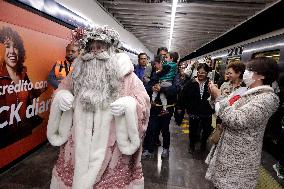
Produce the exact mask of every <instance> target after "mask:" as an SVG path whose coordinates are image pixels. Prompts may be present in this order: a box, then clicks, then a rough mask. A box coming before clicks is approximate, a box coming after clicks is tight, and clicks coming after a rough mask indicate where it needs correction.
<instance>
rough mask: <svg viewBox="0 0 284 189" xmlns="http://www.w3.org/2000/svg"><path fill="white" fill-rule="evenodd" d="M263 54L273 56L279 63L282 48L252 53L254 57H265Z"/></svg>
mask: <svg viewBox="0 0 284 189" xmlns="http://www.w3.org/2000/svg"><path fill="white" fill-rule="evenodd" d="M263 56H265V57H270V58H273V59H274V60H276V62H277V63H278V62H279V58H280V50H273V51H265V52H258V53H254V54H253V55H252V58H256V57H263Z"/></svg>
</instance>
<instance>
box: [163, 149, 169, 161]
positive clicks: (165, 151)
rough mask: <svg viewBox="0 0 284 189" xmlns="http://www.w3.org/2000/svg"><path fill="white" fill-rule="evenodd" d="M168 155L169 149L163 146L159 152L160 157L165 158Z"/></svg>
mask: <svg viewBox="0 0 284 189" xmlns="http://www.w3.org/2000/svg"><path fill="white" fill-rule="evenodd" d="M168 157H169V149H165V148H163V152H162V154H161V158H163V159H165V158H168Z"/></svg>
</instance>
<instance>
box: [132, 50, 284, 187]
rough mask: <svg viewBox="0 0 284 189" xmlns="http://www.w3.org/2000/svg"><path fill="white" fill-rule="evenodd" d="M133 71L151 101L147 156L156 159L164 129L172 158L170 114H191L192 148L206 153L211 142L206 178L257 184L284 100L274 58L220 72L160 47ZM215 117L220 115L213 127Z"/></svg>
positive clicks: (219, 182) (224, 184) (233, 65)
mask: <svg viewBox="0 0 284 189" xmlns="http://www.w3.org/2000/svg"><path fill="white" fill-rule="evenodd" d="M134 72H135V73H136V74H137V76H138V77H139V78H140V79H141V81H142V82H143V84H144V86H145V88H146V90H147V92H148V95H149V97H150V99H151V110H150V119H149V124H148V128H147V131H146V136H145V138H144V144H143V154H142V159H151V158H154V157H155V149H156V147H157V146H159V145H161V142H160V140H159V135H160V133H161V134H162V138H163V144H162V147H163V151H162V154H161V157H162V158H163V159H166V158H168V157H169V153H170V151H169V147H170V129H169V125H170V120H171V117H172V116H173V115H174V118H175V121H176V124H177V125H181V123H182V120H183V119H184V118H185V116H184V115H185V114H188V119H189V130H190V132H189V144H188V152H189V153H190V154H193V153H195V151H196V150H200V151H206V149H207V148H208V138H209V141H211V144H212V145H211V150H210V152H209V154H208V156H207V158H206V163H207V164H208V166H209V167H208V170H207V173H206V178H207V179H209V180H211V181H212V183H213V184H214V186H215V187H216V188H219V189H221V188H255V186H256V181H257V176H258V169H259V166H260V160H261V150H262V144H263V137H264V132H265V128H266V125H267V123H268V121H269V118H270V117H271V116H272V115H273V114H274V112H275V111H276V110H277V109H278V107H279V103H280V102H279V97H278V94H276V93H277V91H276V92H275V88H272V87H271V86H272V85H273V84H275V81H276V80H277V78H278V67H277V62H276V61H275V60H273V59H271V58H267V57H258V58H254V59H252V60H250V61H249V62H246V63H243V62H240V61H235V60H231V61H228V63H227V66H226V69H225V70H221V66H220V65H214V64H212V62H211V60H209V61H206V62H203V63H199V62H198V61H194V62H189V63H188V62H179V56H178V53H177V52H168V50H167V48H165V47H161V48H159V49H158V52H157V55H155V57H154V60H153V61H152V62H149V60H148V56H147V54H146V53H141V54H139V55H138V64H137V65H135V69H134ZM212 116H214V117H216V125H214V126H212ZM214 129H215V130H214ZM213 130H214V132H213ZM216 130H218V132H217V131H216ZM212 133H213V134H212ZM217 133H219V134H218V136H217V135H216V134H217ZM214 135H215V136H214ZM213 136H214V137H215V140H213V141H212V137H213ZM216 136H217V139H216ZM197 143H200V144H201V145H196V144H197ZM197 146H200V147H199V148H197ZM281 163H283V162H282V161H279V163H278V164H276V165H274V169H275V170H277V174H278V176H281V174H282V176H283V164H281Z"/></svg>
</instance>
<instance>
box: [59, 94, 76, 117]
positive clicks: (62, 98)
mask: <svg viewBox="0 0 284 189" xmlns="http://www.w3.org/2000/svg"><path fill="white" fill-rule="evenodd" d="M56 95H57V96H58V100H59V101H58V106H59V108H60V110H62V111H63V112H65V111H67V110H70V109H71V107H72V104H73V101H74V96H73V95H72V93H71V92H69V91H67V90H62V91H59V92H58V93H57V94H56Z"/></svg>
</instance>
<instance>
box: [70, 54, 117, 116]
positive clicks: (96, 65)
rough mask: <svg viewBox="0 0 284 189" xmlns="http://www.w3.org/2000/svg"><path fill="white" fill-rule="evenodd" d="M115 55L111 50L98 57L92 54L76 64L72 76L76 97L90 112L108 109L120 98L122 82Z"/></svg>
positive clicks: (80, 59)
mask: <svg viewBox="0 0 284 189" xmlns="http://www.w3.org/2000/svg"><path fill="white" fill-rule="evenodd" d="M113 55H114V53H113V52H112V51H110V49H109V50H108V51H104V52H102V53H99V54H97V55H95V54H93V53H92V52H91V53H86V54H84V55H83V56H81V57H79V58H78V59H77V61H76V62H75V65H74V71H73V76H72V77H73V89H74V96H75V99H77V100H79V101H80V102H81V103H82V104H83V107H84V109H86V110H88V111H95V109H96V107H99V108H103V109H106V108H107V107H108V106H109V104H110V103H112V102H114V101H115V100H116V99H117V98H118V97H119V88H120V87H121V85H122V80H121V79H120V78H119V77H118V67H117V64H115V63H114V59H113V58H112V56H113ZM77 100H76V101H77Z"/></svg>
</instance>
